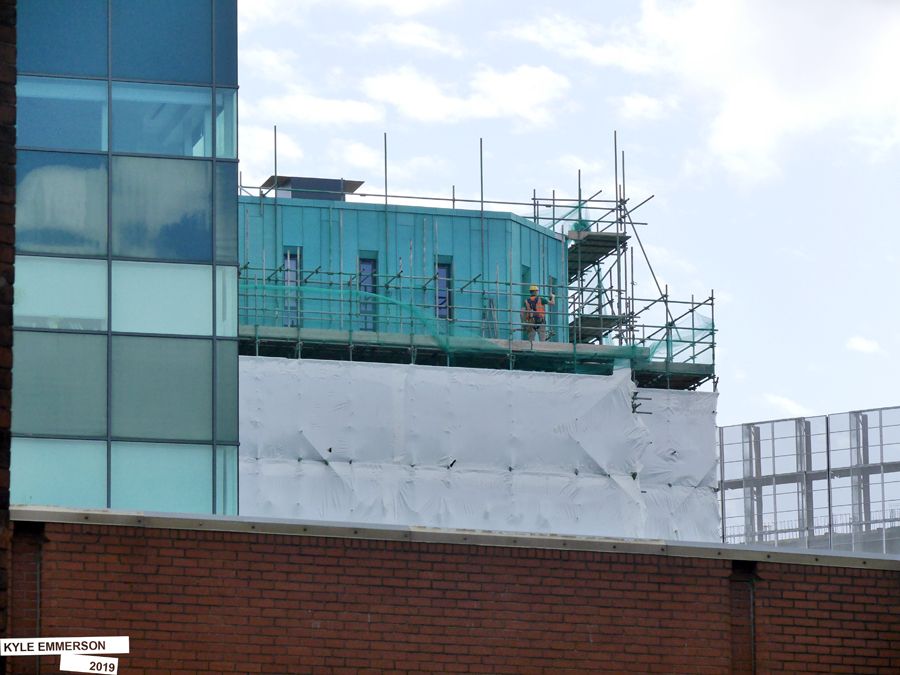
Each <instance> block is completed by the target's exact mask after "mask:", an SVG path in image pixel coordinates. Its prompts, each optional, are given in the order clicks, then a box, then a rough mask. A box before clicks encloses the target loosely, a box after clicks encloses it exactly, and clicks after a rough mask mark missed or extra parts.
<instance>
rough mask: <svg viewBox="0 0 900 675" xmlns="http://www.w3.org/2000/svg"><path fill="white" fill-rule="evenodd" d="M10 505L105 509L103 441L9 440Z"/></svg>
mask: <svg viewBox="0 0 900 675" xmlns="http://www.w3.org/2000/svg"><path fill="white" fill-rule="evenodd" d="M10 472H11V474H12V475H11V479H10V488H9V489H10V496H9V497H10V501H11V502H12V503H13V504H32V505H39V506H64V507H69V508H84V509H102V508H105V507H106V441H72V440H65V441H62V440H55V439H53V440H51V439H46V438H14V439H12V466H11V467H10Z"/></svg>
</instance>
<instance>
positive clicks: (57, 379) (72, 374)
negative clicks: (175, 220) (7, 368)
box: [12, 331, 106, 436]
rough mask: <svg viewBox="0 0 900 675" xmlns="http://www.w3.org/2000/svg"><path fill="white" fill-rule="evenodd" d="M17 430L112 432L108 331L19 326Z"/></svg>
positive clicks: (70, 433)
mask: <svg viewBox="0 0 900 675" xmlns="http://www.w3.org/2000/svg"><path fill="white" fill-rule="evenodd" d="M15 345H16V361H15V365H14V367H13V378H14V379H15V383H16V393H15V396H14V397H13V405H12V430H13V433H21V434H46V435H48V436H50V435H54V434H61V435H66V436H106V336H105V335H75V334H70V333H32V332H29V331H16V332H15Z"/></svg>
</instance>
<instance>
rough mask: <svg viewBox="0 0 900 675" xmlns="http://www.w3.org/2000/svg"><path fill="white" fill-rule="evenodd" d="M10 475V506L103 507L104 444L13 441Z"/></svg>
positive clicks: (92, 442)
mask: <svg viewBox="0 0 900 675" xmlns="http://www.w3.org/2000/svg"><path fill="white" fill-rule="evenodd" d="M16 358H18V353H17V354H16ZM10 472H11V477H10V486H9V489H10V496H9V497H10V502H12V503H13V504H29V505H39V506H64V507H69V508H85V509H102V508H106V441H72V440H66V441H62V440H55V439H54V440H51V439H46V438H13V439H12V466H11V467H10Z"/></svg>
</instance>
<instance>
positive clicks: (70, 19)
mask: <svg viewBox="0 0 900 675" xmlns="http://www.w3.org/2000/svg"><path fill="white" fill-rule="evenodd" d="M106 2H107V0H79V1H78V2H77V3H73V2H71V1H70V0H26V1H25V2H19V3H18V16H17V26H16V29H17V31H18V43H17V47H18V54H17V57H18V65H17V67H18V70H19V72H20V73H47V74H50V75H96V76H104V75H106V31H107V20H106Z"/></svg>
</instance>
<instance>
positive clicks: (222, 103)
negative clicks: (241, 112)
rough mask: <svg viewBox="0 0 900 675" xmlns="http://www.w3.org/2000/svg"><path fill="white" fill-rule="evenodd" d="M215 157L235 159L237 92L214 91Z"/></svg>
mask: <svg viewBox="0 0 900 675" xmlns="http://www.w3.org/2000/svg"><path fill="white" fill-rule="evenodd" d="M216 157H224V158H226V159H236V158H237V90H235V89H217V90H216Z"/></svg>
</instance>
